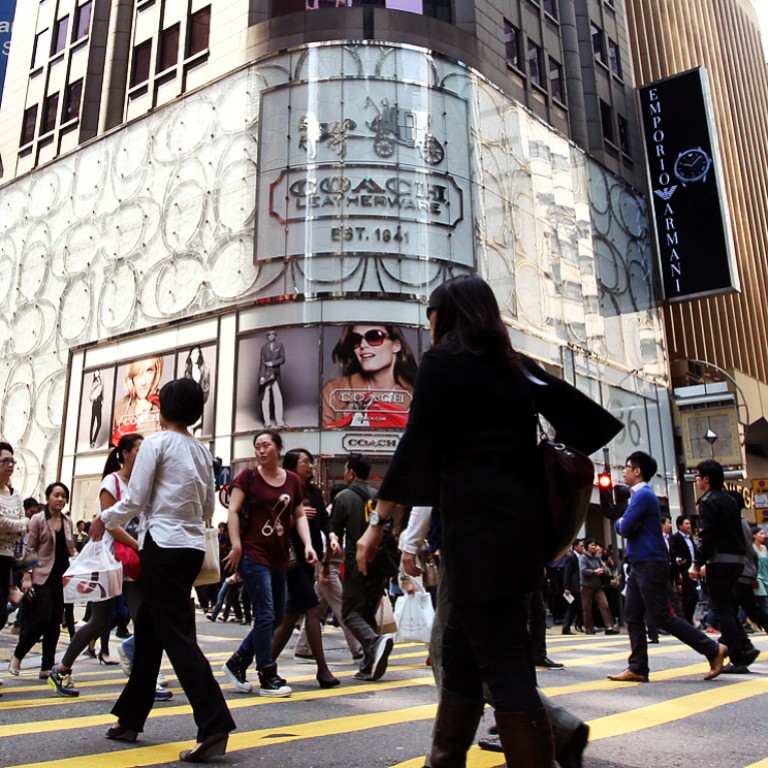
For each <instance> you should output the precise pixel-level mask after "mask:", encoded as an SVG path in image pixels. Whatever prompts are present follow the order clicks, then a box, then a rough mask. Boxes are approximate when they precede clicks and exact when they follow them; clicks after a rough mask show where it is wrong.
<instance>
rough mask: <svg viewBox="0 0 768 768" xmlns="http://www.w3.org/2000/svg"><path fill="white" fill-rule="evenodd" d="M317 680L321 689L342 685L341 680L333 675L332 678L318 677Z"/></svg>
mask: <svg viewBox="0 0 768 768" xmlns="http://www.w3.org/2000/svg"><path fill="white" fill-rule="evenodd" d="M315 679H316V680H317V684H318V685H319V686H320V687H321V688H335V687H336V686H337V685H341V680H339V678H338V677H334V676H333V675H331V676H330V678H323V677H320V675H317V676H316V678H315Z"/></svg>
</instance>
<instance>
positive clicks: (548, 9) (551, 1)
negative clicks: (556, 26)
mask: <svg viewBox="0 0 768 768" xmlns="http://www.w3.org/2000/svg"><path fill="white" fill-rule="evenodd" d="M542 6H543V7H544V12H545V13H548V14H549V15H550V16H553V17H554V18H557V2H556V0H544V2H543V3H542Z"/></svg>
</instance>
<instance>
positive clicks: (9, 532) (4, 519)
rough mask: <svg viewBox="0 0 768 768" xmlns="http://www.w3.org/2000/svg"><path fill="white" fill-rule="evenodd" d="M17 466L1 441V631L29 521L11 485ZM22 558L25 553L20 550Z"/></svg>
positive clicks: (17, 494) (6, 445)
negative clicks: (17, 553) (14, 562)
mask: <svg viewBox="0 0 768 768" xmlns="http://www.w3.org/2000/svg"><path fill="white" fill-rule="evenodd" d="M15 466H16V460H15V459H14V458H13V448H12V447H11V445H10V444H9V443H2V442H0V630H1V629H2V628H3V627H4V626H5V622H6V621H8V590H9V589H10V586H11V573H12V572H13V561H14V551H15V550H17V548H19V547H22V546H23V542H24V534H26V532H27V518H26V515H25V514H24V505H23V503H22V501H21V495H20V494H19V492H18V491H17V490H15V489H14V488H13V486H12V485H11V475H12V474H13V469H14V467H15ZM18 552H19V557H22V556H23V555H24V550H23V549H19V550H18Z"/></svg>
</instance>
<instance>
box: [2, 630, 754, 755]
mask: <svg viewBox="0 0 768 768" xmlns="http://www.w3.org/2000/svg"><path fill="white" fill-rule="evenodd" d="M198 628H199V630H200V643H201V647H203V650H204V651H205V653H206V655H207V657H208V659H209V660H210V662H211V665H212V667H213V669H214V673H215V674H216V676H217V679H219V681H220V682H221V684H222V688H223V690H224V691H225V695H226V697H227V701H228V704H229V706H230V708H231V710H232V713H233V717H234V718H235V720H236V722H237V723H238V730H237V731H236V732H235V733H233V734H232V735H231V737H230V740H229V745H228V750H227V754H228V757H226V758H224V759H223V760H222V761H221V763H222V764H225V763H226V762H236V763H237V764H239V765H244V766H250V765H260V764H262V763H263V764H265V765H270V766H271V767H274V766H282V765H285V766H290V768H304V766H306V767H307V768H310V766H316V765H322V766H324V768H347V766H354V765H363V764H369V765H376V766H379V765H382V766H383V765H386V766H396V768H420V767H421V766H422V765H423V756H424V752H425V751H426V749H427V747H428V742H429V734H430V730H431V722H432V720H433V718H434V715H435V711H436V705H435V691H434V686H433V681H432V673H431V670H430V669H429V667H427V666H426V665H425V658H426V649H425V647H424V646H422V645H416V644H401V645H397V646H396V647H395V650H394V651H393V653H392V656H391V662H390V668H389V670H388V672H387V674H386V676H385V677H384V678H383V679H382V680H381V681H379V682H376V683H363V682H358V681H353V680H352V675H353V674H354V672H355V669H356V668H355V666H354V664H353V662H352V660H351V659H350V658H349V654H348V652H347V651H346V648H345V646H344V643H343V636H342V635H341V633H340V632H338V630H333V629H329V630H326V644H327V646H328V649H329V651H328V658H329V662H330V664H331V668H332V670H333V672H334V674H335V675H336V676H337V677H338V678H339V679H340V680H341V681H342V685H341V686H339V687H338V688H333V689H329V690H321V689H319V688H317V686H316V682H315V679H314V673H315V669H314V666H313V665H306V664H301V663H298V662H295V661H294V660H293V658H292V656H291V653H290V652H289V651H286V652H285V654H284V656H283V658H281V659H280V672H281V674H282V675H283V676H284V677H286V678H287V680H288V683H289V685H290V686H291V687H292V688H293V690H294V693H293V695H292V696H291V697H290V698H286V699H272V698H261V697H259V696H258V695H253V694H245V695H244V694H239V693H236V692H235V691H233V689H232V688H231V686H229V685H228V684H227V682H226V680H225V679H224V677H223V674H222V673H221V671H220V668H221V665H222V664H223V662H224V661H225V660H226V659H227V658H228V656H229V654H230V653H231V651H232V650H233V649H234V648H235V647H236V644H237V637H238V634H239V633H238V632H237V631H236V630H237V629H240V628H239V627H237V628H235V627H232V626H231V625H228V626H226V627H220V625H210V624H209V623H207V622H205V621H204V619H203V620H202V621H200V622H199V623H198ZM222 629H223V630H224V631H220V630H222ZM556 631H557V628H555V630H553V633H552V634H550V635H549V637H548V652H549V655H550V657H552V658H553V659H555V660H557V661H560V662H562V663H563V664H565V669H564V670H562V671H545V670H542V671H540V672H539V684H540V686H541V687H542V690H543V691H544V692H545V693H546V694H547V695H548V696H550V697H552V698H557V699H558V700H559V701H560V703H562V704H563V705H565V706H566V707H568V708H569V709H572V710H573V711H574V712H575V713H577V714H578V715H579V716H580V717H582V718H583V719H584V720H586V721H587V722H588V723H589V725H590V728H591V737H590V746H589V747H588V749H587V752H586V755H585V766H587V768H589V766H596V767H597V766H608V765H611V766H643V768H655V766H657V765H658V766H659V768H661V766H662V765H664V766H665V768H666V766H667V765H676V763H668V762H654V760H655V759H656V758H655V757H653V755H652V754H649V750H650V751H651V752H652V750H653V749H654V746H655V741H657V740H658V738H663V739H665V740H669V739H675V735H674V734H676V733H680V734H684V733H690V731H691V729H695V732H696V733H697V734H703V736H702V738H701V739H698V740H697V743H696V748H697V749H698V750H700V753H701V760H697V759H696V757H695V756H694V757H693V758H692V759H691V753H690V751H688V752H687V757H688V758H689V759H690V762H688V763H687V764H688V765H701V766H703V765H709V764H710V763H708V762H704V759H705V758H706V759H709V758H710V757H713V756H714V757H717V756H718V755H720V756H721V757H720V759H713V762H712V763H711V764H712V765H720V766H727V768H768V759H766V754H767V752H766V750H765V749H764V748H763V747H762V746H761V745H760V743H759V742H757V743H756V744H755V746H754V748H752V747H751V746H750V741H749V739H748V738H747V739H745V740H742V741H741V742H740V744H739V748H738V749H735V750H734V749H733V746H729V747H722V746H717V740H715V739H711V740H710V741H707V739H706V736H707V734H708V733H709V732H711V731H712V728H713V726H712V725H711V723H718V724H720V726H719V727H721V728H722V729H724V731H725V732H734V731H738V728H739V726H740V723H742V722H743V721H744V720H745V719H746V720H747V724H748V722H749V716H750V715H749V713H750V712H751V713H754V712H756V711H763V710H765V708H766V706H767V705H768V637H766V636H764V635H754V636H753V642H754V643H755V644H756V645H757V646H758V647H759V648H760V649H761V650H762V651H764V654H765V657H766V660H765V661H762V660H758V661H757V662H756V663H755V664H754V665H753V672H752V673H751V674H749V675H728V676H726V675H722V676H721V677H720V678H718V680H716V681H712V682H710V683H706V682H704V681H703V680H702V677H703V675H704V673H705V672H706V671H707V669H708V665H707V663H706V662H705V661H704V660H703V659H701V657H699V656H697V655H696V654H695V653H693V652H692V651H691V650H690V649H689V648H688V647H687V646H684V645H682V644H681V643H679V642H678V641H676V640H675V639H674V638H671V637H664V638H663V639H662V641H661V643H660V644H659V645H653V646H650V648H649V651H650V658H651V666H652V672H651V683H649V684H638V683H628V684H617V683H615V682H611V681H609V680H607V679H606V675H607V674H611V673H614V672H616V671H621V669H623V668H624V667H625V666H626V658H627V654H628V650H629V644H628V640H627V638H626V636H625V635H620V636H616V637H605V636H601V635H594V636H583V635H576V636H567V637H565V636H562V635H558V634H555V632H556ZM12 648H13V638H12V637H11V636H10V635H9V634H8V632H7V631H6V632H3V633H2V635H0V659H3V660H5V659H7V658H9V656H10V652H11V651H12ZM36 663H39V657H34V656H30V658H28V659H27V660H25V665H24V667H23V669H22V674H21V676H19V677H18V678H13V677H11V676H10V675H8V674H7V673H6V672H5V669H6V664H5V662H4V661H0V670H2V671H0V678H1V679H2V680H3V681H4V685H3V686H2V687H1V688H0V693H2V696H1V697H0V765H2V766H4V768H49V766H50V768H53V766H54V765H55V766H56V767H57V768H94V766H98V768H132V767H133V766H159V765H168V764H173V763H177V762H178V753H179V751H180V750H181V749H184V748H188V747H189V746H190V744H191V742H192V741H193V739H194V724H193V723H192V717H191V708H190V707H189V706H188V705H187V703H186V699H185V697H184V695H183V692H182V691H181V689H180V687H179V686H178V681H177V680H176V679H175V677H174V676H173V670H172V668H171V667H170V665H169V664H168V663H167V661H166V663H165V664H164V667H163V673H164V674H165V675H166V676H167V677H168V679H169V683H170V688H171V690H173V691H174V693H175V696H174V698H173V699H172V700H171V701H170V702H167V703H158V704H157V705H156V706H155V708H154V709H153V711H152V714H151V716H150V719H149V721H148V723H147V726H146V729H145V732H144V733H143V734H142V735H141V736H140V739H139V741H138V742H137V743H136V745H125V744H120V743H117V742H110V741H107V740H105V739H104V738H103V733H104V730H105V729H106V727H108V726H109V725H111V724H112V723H113V722H114V717H113V716H112V715H110V714H109V709H110V703H111V702H113V701H114V700H115V698H116V697H117V696H118V695H119V693H120V691H121V689H122V687H123V685H124V684H125V676H124V675H123V673H122V671H121V670H120V667H116V666H109V667H102V666H96V665H95V663H94V662H92V661H90V660H86V659H81V660H79V661H78V664H77V665H76V667H75V671H74V681H75V684H76V686H77V688H78V689H79V690H80V696H79V697H78V698H75V699H65V698H58V697H56V696H55V695H54V692H53V691H52V689H51V688H49V687H48V686H47V685H46V684H45V683H43V682H42V681H39V680H38V678H37V673H38V667H37V666H35V665H36ZM490 723H492V716H490V714H487V715H486V717H485V718H484V722H483V723H482V724H481V726H480V733H481V734H482V733H484V731H485V729H487V727H488V725H489V724H490ZM655 734H663V736H656V735H655ZM680 738H681V739H682V741H681V744H682V743H683V742H685V736H684V735H680ZM633 745H634V746H633ZM635 746H636V748H637V750H638V753H637V755H636V757H635V756H634V747H635ZM617 751H618V753H619V754H620V755H623V757H622V759H623V760H624V762H620V761H617V758H616V755H617ZM742 752H744V755H743V756H742V754H741V753H742ZM366 756H367V758H366ZM609 756H610V762H608V760H609ZM723 756H726V757H727V760H728V761H727V762H723V759H722V758H723ZM318 757H320V759H318ZM368 759H370V762H367V760H368ZM503 764H504V759H503V756H502V755H500V754H497V753H492V752H484V751H482V750H480V749H478V748H473V750H472V751H471V754H470V758H469V762H468V766H469V768H495V767H496V766H502V765H503ZM681 765H682V763H681Z"/></svg>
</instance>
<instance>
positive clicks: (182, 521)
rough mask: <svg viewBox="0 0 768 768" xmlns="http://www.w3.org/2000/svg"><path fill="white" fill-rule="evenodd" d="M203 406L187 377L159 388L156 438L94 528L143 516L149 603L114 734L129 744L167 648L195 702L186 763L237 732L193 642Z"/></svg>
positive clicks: (204, 467) (207, 475) (203, 512)
mask: <svg viewBox="0 0 768 768" xmlns="http://www.w3.org/2000/svg"><path fill="white" fill-rule="evenodd" d="M202 410H203V391H202V389H201V387H200V385H199V384H198V383H197V382H195V381H193V380H191V379H176V380H174V381H170V382H168V383H167V384H166V385H165V386H164V387H163V388H162V389H161V390H160V426H161V428H162V429H163V431H162V432H160V433H158V434H154V435H151V436H150V437H148V438H147V439H146V440H144V442H143V443H142V446H141V451H139V453H138V456H137V457H136V463H135V464H134V468H133V474H132V475H131V481H130V483H129V485H128V490H127V493H126V495H125V496H124V497H123V498H122V499H121V500H120V501H118V502H117V503H116V504H115V505H114V506H113V507H111V508H110V509H106V510H104V511H103V512H102V513H101V515H100V516H99V517H98V518H97V519H96V520H95V521H94V523H93V524H92V526H91V537H92V538H95V539H96V540H97V541H98V540H99V539H100V538H101V536H102V535H103V532H104V527H105V526H106V528H107V529H108V530H111V529H112V528H114V527H116V526H118V525H120V524H123V523H126V522H128V521H129V520H130V519H131V518H132V517H134V515H141V516H142V517H141V525H140V529H139V560H140V562H141V574H142V580H143V582H144V587H145V599H144V603H143V604H142V606H141V608H140V609H139V611H138V614H137V615H136V616H135V617H134V629H135V637H136V651H135V656H134V659H133V667H132V669H131V676H130V678H129V679H128V684H127V685H126V686H125V689H124V690H123V693H122V694H121V696H120V698H119V699H118V700H117V703H116V704H115V706H114V707H113V708H112V714H114V715H116V716H117V718H118V721H117V724H115V725H113V726H112V727H111V728H110V729H109V730H108V731H107V734H106V735H107V738H108V739H117V740H119V741H128V742H133V741H135V740H136V738H137V736H138V734H139V733H140V732H141V731H142V730H143V728H144V723H145V722H146V719H147V717H148V716H149V712H150V710H151V709H152V705H153V704H154V701H155V682H156V680H157V674H158V672H159V670H160V661H161V659H162V655H163V651H165V652H166V653H167V654H168V658H169V659H170V661H171V664H172V665H173V669H174V671H175V672H176V675H177V677H178V679H179V683H181V687H182V688H183V689H184V692H185V693H186V695H187V698H188V699H189V703H190V705H191V706H192V711H193V714H194V718H195V723H196V724H197V743H196V744H195V747H194V748H193V749H187V750H184V751H183V752H182V753H181V754H180V755H179V757H180V759H181V760H184V761H186V762H195V763H198V762H204V761H205V760H207V759H208V758H209V757H214V756H218V755H223V754H224V752H225V751H226V746H227V739H228V734H229V732H230V731H233V730H234V729H235V727H236V726H235V723H234V721H233V720H232V717H231V715H230V714H229V710H228V709H227V705H226V702H225V701H224V696H223V695H222V693H221V689H220V688H219V685H218V683H217V682H216V680H215V679H214V677H213V673H212V671H211V667H210V664H209V663H208V661H207V659H206V658H205V656H204V655H203V652H202V651H201V650H200V647H199V646H198V644H197V636H196V632H195V615H194V609H193V608H192V604H191V602H190V599H189V597H190V592H191V590H192V584H193V582H194V580H195V578H196V577H197V574H198V572H199V571H200V567H201V566H202V563H203V558H204V555H205V533H204V526H205V521H206V520H210V519H211V517H212V515H213V507H214V489H213V471H212V466H213V461H212V459H211V455H210V453H209V452H208V450H207V448H205V446H204V445H203V444H202V443H200V442H198V441H197V440H195V439H194V438H193V437H192V435H190V433H189V429H188V427H189V426H190V425H192V424H194V423H195V422H196V421H197V420H198V419H199V418H200V415H201V413H202Z"/></svg>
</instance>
